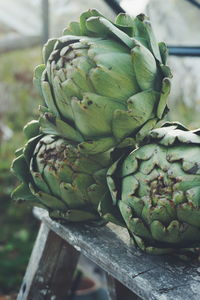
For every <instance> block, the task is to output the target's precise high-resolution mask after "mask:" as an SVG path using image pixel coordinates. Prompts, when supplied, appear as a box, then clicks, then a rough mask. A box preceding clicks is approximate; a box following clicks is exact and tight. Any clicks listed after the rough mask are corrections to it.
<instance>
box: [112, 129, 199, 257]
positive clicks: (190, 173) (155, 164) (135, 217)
mask: <svg viewBox="0 0 200 300" xmlns="http://www.w3.org/2000/svg"><path fill="white" fill-rule="evenodd" d="M108 184H109V186H110V191H111V193H112V198H113V202H114V203H115V204H117V205H118V206H119V209H120V211H121V214H122V216H123V219H124V220H125V222H126V225H127V228H128V230H129V232H130V234H131V236H132V238H133V241H134V242H135V244H136V245H138V246H139V247H140V248H141V249H142V250H144V251H146V252H148V253H152V254H164V253H173V252H174V253H179V254H180V255H183V257H184V256H185V257H186V256H187V253H190V254H193V255H194V256H195V255H199V256H200V130H199V129H198V130H193V131H189V130H187V129H186V128H185V127H184V126H182V125H181V124H179V123H166V124H164V125H163V126H162V127H161V128H158V129H154V130H152V131H151V132H150V134H149V136H148V138H147V140H146V142H144V144H143V145H142V146H141V147H139V148H138V149H136V150H134V151H132V152H131V153H130V154H129V155H128V156H126V157H125V158H123V159H121V160H119V161H118V162H116V163H115V164H113V166H112V167H111V168H110V169H109V171H108Z"/></svg>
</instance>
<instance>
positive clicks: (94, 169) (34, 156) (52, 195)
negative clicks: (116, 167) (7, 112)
mask: <svg viewBox="0 0 200 300" xmlns="http://www.w3.org/2000/svg"><path fill="white" fill-rule="evenodd" d="M24 131H25V134H26V136H27V137H28V142H27V143H26V145H25V146H24V147H23V148H21V149H19V150H18V151H17V158H16V159H15V160H14V161H13V164H12V170H13V171H14V173H15V174H16V175H17V176H18V178H19V179H20V180H21V181H22V184H21V185H19V186H18V187H17V188H16V189H15V190H14V192H13V194H12V197H13V199H15V200H17V201H19V202H20V201H26V202H27V203H29V204H31V205H33V206H39V207H43V208H46V209H47V210H48V211H49V215H50V217H51V218H53V219H56V220H61V221H69V222H74V221H75V222H80V221H85V222H88V221H93V222H95V224H97V223H100V224H101V223H102V220H103V219H102V218H101V216H100V213H99V211H98V207H99V206H101V214H104V211H105V214H107V213H108V211H109V208H108V205H109V203H110V200H109V197H110V193H109V190H108V188H107V184H106V171H107V169H108V167H109V166H110V164H111V153H110V151H107V152H104V153H102V154H98V155H86V154H83V153H80V151H79V150H78V148H77V146H76V143H75V142H69V141H67V140H65V139H63V138H60V137H58V136H54V135H44V134H41V133H40V131H39V122H38V121H32V122H30V123H28V125H27V126H25V128H24ZM111 211H112V207H111ZM103 222H104V221H103Z"/></svg>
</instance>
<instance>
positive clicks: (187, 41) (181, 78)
mask: <svg viewBox="0 0 200 300" xmlns="http://www.w3.org/2000/svg"><path fill="white" fill-rule="evenodd" d="M41 1H42V0H17V1H16V0H6V1H5V0H0V23H2V22H3V23H5V24H6V25H7V26H9V27H10V28H12V30H14V31H16V32H17V33H19V34H21V35H29V36H32V37H34V36H36V37H38V36H40V35H41V32H42V18H41V14H42V11H41ZM198 1H199V3H200V0H198ZM121 5H122V7H123V8H124V9H125V10H126V11H127V12H128V13H130V14H132V15H133V16H134V15H137V14H138V13H140V12H146V13H147V15H149V16H150V18H151V22H152V24H153V28H154V31H155V32H156V36H157V37H158V40H159V41H162V40H163V41H165V42H167V44H170V45H175V46H180V45H185V46H192V45H195V46H199V44H200V39H199V36H200V33H199V31H200V18H199V13H200V10H199V9H197V8H196V7H195V6H192V5H191V4H190V3H188V2H187V1H184V0H167V1H163V0H121ZM49 7H50V10H49V11H50V37H54V36H59V35H61V33H62V30H63V28H65V27H66V26H67V24H68V23H69V22H70V21H72V20H77V19H78V17H79V15H80V13H81V12H83V11H85V10H87V9H88V8H96V9H98V10H100V11H101V12H102V13H103V14H105V15H106V16H107V17H108V18H111V19H113V18H114V15H115V14H114V13H113V11H112V10H111V8H110V7H108V5H107V4H106V3H105V2H104V1H103V0H95V1H94V0H49ZM32 42H33V39H32ZM0 44H1V41H0ZM15 44H16V42H15ZM169 64H170V66H171V68H172V70H173V74H174V79H173V87H172V93H171V99H172V100H171V101H173V102H175V101H176V100H177V99H178V100H177V101H180V99H181V101H183V102H184V103H185V104H186V105H189V106H196V108H197V110H199V111H200V72H199V70H200V57H196V58H193V57H175V56H171V57H170V58H169Z"/></svg>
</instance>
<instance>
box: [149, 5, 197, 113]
mask: <svg viewBox="0 0 200 300" xmlns="http://www.w3.org/2000/svg"><path fill="white" fill-rule="evenodd" d="M199 3H200V1H199ZM147 14H148V15H149V17H150V18H151V22H152V24H153V28H154V31H155V33H156V36H157V37H158V40H159V41H165V42H166V43H167V44H168V45H173V46H200V18H199V16H200V9H198V8H196V7H195V6H193V5H191V4H190V3H189V2H187V1H183V0H168V1H161V0H150V1H149V5H148V6H147ZM168 64H169V65H170V67H171V69H172V72H173V75H174V77H173V80H172V92H171V96H170V103H171V104H172V103H173V109H176V103H178V102H180V101H182V102H183V103H185V104H186V106H188V107H195V109H196V110H198V111H200V71H199V70H200V57H177V56H170V57H169V60H168ZM174 105H175V106H174Z"/></svg>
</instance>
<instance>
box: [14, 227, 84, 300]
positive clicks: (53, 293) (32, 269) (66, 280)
mask: <svg viewBox="0 0 200 300" xmlns="http://www.w3.org/2000/svg"><path fill="white" fill-rule="evenodd" d="M78 257H79V252H78V251H77V250H76V249H75V248H74V247H72V246H71V245H70V244H68V243H67V242H66V241H64V240H63V239H61V238H60V237H59V236H58V235H57V234H55V233H54V232H52V231H51V230H50V229H49V228H48V227H47V226H46V225H45V224H44V223H42V224H41V227H40V230H39V233H38V236H37V239H36V242H35V245H34V248H33V251H32V254H31V257H30V261H29V264H28V267H27V270H26V274H25V276H24V279H23V283H22V286H21V289H20V292H19V295H18V298H17V300H44V299H45V300H56V299H59V300H64V299H66V298H67V295H68V292H69V290H70V287H71V283H72V277H73V273H74V270H75V268H76V265H77V262H78Z"/></svg>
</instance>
